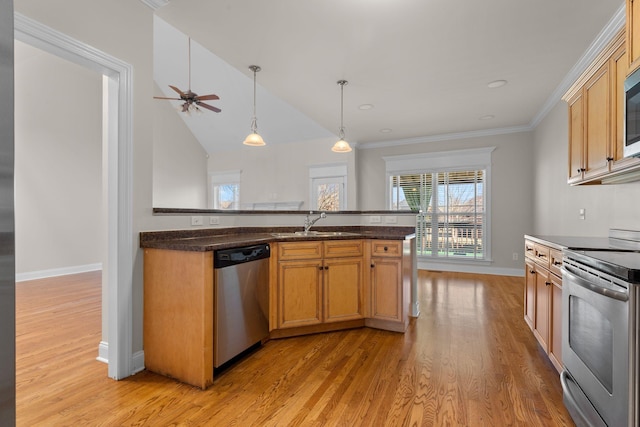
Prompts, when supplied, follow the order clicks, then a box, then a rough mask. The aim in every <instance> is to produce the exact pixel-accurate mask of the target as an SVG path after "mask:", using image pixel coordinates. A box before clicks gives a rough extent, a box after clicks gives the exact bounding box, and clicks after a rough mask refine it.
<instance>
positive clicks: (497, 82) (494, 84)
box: [487, 80, 507, 89]
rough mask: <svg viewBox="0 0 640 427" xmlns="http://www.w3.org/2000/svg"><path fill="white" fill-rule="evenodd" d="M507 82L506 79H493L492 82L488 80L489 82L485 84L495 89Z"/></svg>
mask: <svg viewBox="0 0 640 427" xmlns="http://www.w3.org/2000/svg"><path fill="white" fill-rule="evenodd" d="M506 84H507V81H506V80H494V81H492V82H490V83H489V84H487V86H489V87H490V88H492V89H495V88H497V87H502V86H504V85H506Z"/></svg>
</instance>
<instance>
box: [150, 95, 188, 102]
mask: <svg viewBox="0 0 640 427" xmlns="http://www.w3.org/2000/svg"><path fill="white" fill-rule="evenodd" d="M153 99H171V100H174V101H182V98H167V97H164V96H154V97H153Z"/></svg>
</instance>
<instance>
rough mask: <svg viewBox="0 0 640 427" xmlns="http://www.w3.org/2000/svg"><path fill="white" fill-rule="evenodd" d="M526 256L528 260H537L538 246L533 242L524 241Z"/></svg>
mask: <svg viewBox="0 0 640 427" xmlns="http://www.w3.org/2000/svg"><path fill="white" fill-rule="evenodd" d="M524 256H526V257H527V258H531V259H535V258H536V245H535V243H533V242H532V241H531V240H525V241H524Z"/></svg>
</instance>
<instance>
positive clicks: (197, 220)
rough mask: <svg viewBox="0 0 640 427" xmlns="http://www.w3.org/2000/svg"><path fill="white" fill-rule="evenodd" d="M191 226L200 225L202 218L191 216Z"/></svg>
mask: <svg viewBox="0 0 640 427" xmlns="http://www.w3.org/2000/svg"><path fill="white" fill-rule="evenodd" d="M191 225H202V217H201V216H192V217H191Z"/></svg>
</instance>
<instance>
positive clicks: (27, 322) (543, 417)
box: [16, 271, 573, 427]
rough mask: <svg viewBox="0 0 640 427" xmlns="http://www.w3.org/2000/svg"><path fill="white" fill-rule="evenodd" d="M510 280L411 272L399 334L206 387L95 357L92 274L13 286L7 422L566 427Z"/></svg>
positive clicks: (321, 346) (340, 336) (296, 345)
mask: <svg viewBox="0 0 640 427" xmlns="http://www.w3.org/2000/svg"><path fill="white" fill-rule="evenodd" d="M523 280H524V279H523V278H518V277H503V276H482V275H472V274H459V273H438V272H432V273H427V272H424V271H421V272H420V273H419V287H420V308H421V315H420V317H419V318H418V319H416V320H414V321H412V322H411V325H410V327H409V330H408V331H407V333H406V334H404V335H403V334H398V333H394V332H385V331H377V330H373V329H356V330H350V331H342V332H332V333H326V334H318V335H311V336H305V337H298V338H288V339H280V340H272V341H270V342H268V343H267V344H266V345H265V346H264V347H263V348H261V349H259V350H258V351H256V352H254V353H252V354H250V355H249V356H247V357H246V358H244V359H242V360H241V361H240V362H238V363H236V364H235V365H233V366H232V367H231V368H230V369H227V370H225V371H223V372H222V373H221V374H219V375H217V376H216V379H215V382H214V385H213V386H212V387H210V388H209V389H208V390H206V391H202V390H200V389H196V388H194V387H191V386H188V385H184V384H180V383H178V382H175V381H173V380H171V379H168V378H164V377H161V376H159V375H155V374H152V373H149V372H141V373H139V374H137V375H134V376H133V377H130V378H127V379H125V380H123V381H113V380H111V379H109V378H107V367H106V365H104V364H103V363H100V362H98V361H96V359H95V358H96V356H97V347H98V343H99V341H100V335H101V334H100V328H101V320H100V274H99V273H86V274H80V275H75V276H65V277H63V278H60V279H49V280H34V281H30V282H22V283H18V284H17V285H16V288H17V289H16V312H17V316H16V317H17V318H16V330H17V333H16V335H17V336H16V348H17V391H16V393H17V416H18V420H17V421H18V425H19V426H84V425H88V426H133V425H135V426H170V425H171V426H174V425H189V426H289V425H298V426H333V425H339V426H396V425H397V426H545V427H547V426H565V425H566V426H572V425H573V423H572V422H571V419H570V417H569V415H568V413H567V412H566V410H565V409H564V406H563V405H562V392H561V388H560V383H559V379H558V374H557V372H556V371H555V369H554V367H553V366H552V365H551V363H550V362H549V361H548V359H547V357H546V355H545V354H544V353H543V352H542V350H541V349H540V348H539V347H538V346H537V344H536V341H535V339H534V337H533V334H532V333H531V331H530V330H529V329H528V328H527V326H526V325H525V323H524V320H523V314H522V313H523V307H522V303H523Z"/></svg>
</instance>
